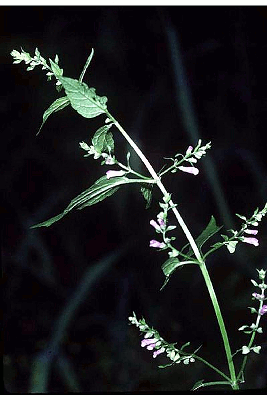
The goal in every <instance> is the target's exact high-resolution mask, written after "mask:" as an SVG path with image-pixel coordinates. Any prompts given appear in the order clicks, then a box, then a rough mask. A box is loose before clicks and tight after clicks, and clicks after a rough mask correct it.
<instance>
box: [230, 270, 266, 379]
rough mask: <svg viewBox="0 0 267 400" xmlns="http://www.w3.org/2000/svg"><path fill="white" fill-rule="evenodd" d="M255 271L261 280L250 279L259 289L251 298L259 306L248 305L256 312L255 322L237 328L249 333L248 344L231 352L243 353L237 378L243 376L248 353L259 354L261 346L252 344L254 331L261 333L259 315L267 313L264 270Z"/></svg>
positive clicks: (252, 311)
mask: <svg viewBox="0 0 267 400" xmlns="http://www.w3.org/2000/svg"><path fill="white" fill-rule="evenodd" d="M257 271H258V275H259V279H260V281H261V282H260V283H257V282H256V281H254V280H253V279H252V280H251V282H252V284H253V285H254V286H255V287H258V288H259V289H260V293H256V292H254V293H252V299H253V300H257V301H258V302H259V306H258V309H256V308H254V307H249V308H250V310H251V313H252V314H257V318H256V322H255V323H252V324H251V325H250V326H249V325H243V326H241V327H240V328H239V329H238V330H239V331H242V332H244V333H245V334H249V335H251V337H250V340H249V343H248V345H244V346H242V348H241V349H239V350H237V351H236V352H235V353H234V354H233V356H234V355H235V354H237V353H238V352H240V351H241V352H242V354H243V355H244V359H243V362H242V365H241V368H240V371H239V373H238V375H237V379H240V378H241V377H242V378H243V376H244V369H245V366H246V363H247V359H248V354H249V353H250V352H251V351H253V352H254V353H256V354H259V353H260V350H261V346H253V342H254V339H255V335H256V333H262V327H261V326H259V324H260V320H261V317H262V316H263V315H264V314H266V313H267V305H266V304H265V305H264V304H263V303H264V301H265V300H267V297H266V296H265V290H266V289H267V284H266V283H265V282H264V281H265V276H266V271H265V270H263V269H261V270H257Z"/></svg>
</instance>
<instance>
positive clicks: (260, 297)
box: [252, 293, 264, 300]
mask: <svg viewBox="0 0 267 400" xmlns="http://www.w3.org/2000/svg"><path fill="white" fill-rule="evenodd" d="M252 296H253V297H255V299H257V300H264V294H259V293H252Z"/></svg>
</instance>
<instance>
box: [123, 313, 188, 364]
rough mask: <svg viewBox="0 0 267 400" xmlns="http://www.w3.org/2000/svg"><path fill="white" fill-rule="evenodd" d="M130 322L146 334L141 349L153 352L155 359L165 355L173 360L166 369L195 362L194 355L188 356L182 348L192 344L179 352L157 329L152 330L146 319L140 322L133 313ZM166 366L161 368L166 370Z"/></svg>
mask: <svg viewBox="0 0 267 400" xmlns="http://www.w3.org/2000/svg"><path fill="white" fill-rule="evenodd" d="M129 321H130V323H131V324H133V325H136V326H137V327H138V328H139V330H140V331H141V332H142V333H143V334H144V338H143V339H142V340H141V347H145V348H146V349H147V350H150V351H153V358H156V357H157V356H158V355H159V354H162V353H165V354H166V356H167V357H168V358H169V359H170V360H171V362H172V363H171V364H167V365H165V366H166V367H167V366H170V365H173V364H179V363H181V362H183V363H184V364H185V365H186V364H189V363H190V362H194V361H195V358H194V354H188V353H185V352H184V351H182V348H184V347H185V346H186V345H189V344H190V343H186V345H184V346H182V348H181V349H180V350H178V349H177V348H176V347H175V346H174V344H170V343H168V342H166V341H165V340H164V339H163V338H162V337H161V336H160V335H159V333H158V332H157V331H156V330H155V329H153V328H150V327H149V326H148V325H147V323H146V321H145V320H144V318H142V319H141V320H139V321H138V320H137V318H136V315H135V313H133V316H131V317H129ZM165 366H160V367H161V368H164V367H165Z"/></svg>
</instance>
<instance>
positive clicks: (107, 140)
mask: <svg viewBox="0 0 267 400" xmlns="http://www.w3.org/2000/svg"><path fill="white" fill-rule="evenodd" d="M111 126H112V124H109V125H104V126H102V127H101V128H99V129H98V130H97V131H96V133H95V134H94V136H93V139H92V144H93V146H94V148H95V150H96V151H97V152H98V153H102V152H103V151H109V152H112V153H113V152H114V140H113V136H112V133H111V132H108V131H109V129H110V127H111Z"/></svg>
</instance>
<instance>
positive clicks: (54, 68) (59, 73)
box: [49, 58, 63, 78]
mask: <svg viewBox="0 0 267 400" xmlns="http://www.w3.org/2000/svg"><path fill="white" fill-rule="evenodd" d="M49 61H50V65H51V69H52V71H53V73H54V75H56V76H57V78H58V76H62V75H63V69H62V68H60V67H59V66H58V65H57V64H56V63H55V62H54V61H53V60H51V58H49Z"/></svg>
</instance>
